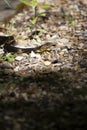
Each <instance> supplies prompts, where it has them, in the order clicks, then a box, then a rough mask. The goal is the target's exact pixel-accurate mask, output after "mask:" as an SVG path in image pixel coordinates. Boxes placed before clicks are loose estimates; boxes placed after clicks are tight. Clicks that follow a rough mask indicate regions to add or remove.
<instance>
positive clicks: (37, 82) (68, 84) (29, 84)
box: [0, 69, 87, 130]
mask: <svg viewBox="0 0 87 130" xmlns="http://www.w3.org/2000/svg"><path fill="white" fill-rule="evenodd" d="M69 72H70V73H69ZM81 73H82V72H81ZM71 75H72V76H71ZM2 76H3V77H4V81H2V84H3V87H4V91H2V94H1V96H0V128H2V130H29V129H30V130H41V129H42V130H60V129H63V130H73V129H74V130H83V129H84V130H85V129H86V128H87V96H86V95H87V87H86V83H85V82H84V81H79V79H80V78H81V74H80V72H76V71H75V70H71V69H61V70H60V71H58V72H44V73H42V72H36V73H35V74H32V75H30V76H27V77H23V76H18V75H15V74H12V75H6V74H3V75H2ZM70 76H71V77H72V78H71V77H70Z"/></svg>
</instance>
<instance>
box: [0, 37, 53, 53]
mask: <svg viewBox="0 0 87 130" xmlns="http://www.w3.org/2000/svg"><path fill="white" fill-rule="evenodd" d="M15 43H16V41H15V38H14V36H0V45H3V48H4V51H5V52H14V53H17V52H23V53H30V52H31V51H34V52H37V51H38V50H47V49H48V48H50V47H51V46H54V45H55V42H53V41H46V42H45V43H44V44H43V45H40V46H37V47H33V48H20V47H16V46H15Z"/></svg>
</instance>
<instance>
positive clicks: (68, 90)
mask: <svg viewBox="0 0 87 130" xmlns="http://www.w3.org/2000/svg"><path fill="white" fill-rule="evenodd" d="M49 1H51V0H49ZM58 1H59V0H56V2H57V4H58ZM81 1H82V2H81ZM86 1H87V0H86ZM86 1H85V0H61V4H58V5H57V4H56V6H52V8H51V9H50V11H48V12H47V15H46V17H44V18H43V17H40V19H39V21H38V23H37V27H38V28H39V29H42V28H41V27H43V28H44V29H45V30H46V32H45V33H44V32H43V31H42V30H41V32H40V31H37V32H39V34H38V33H37V35H39V37H36V33H35V35H34V33H31V30H29V29H30V28H32V30H33V31H35V29H34V28H33V27H34V26H33V25H32V24H31V21H30V20H31V18H32V11H31V10H26V11H25V12H22V13H20V14H17V15H16V16H15V17H14V18H12V20H11V21H10V22H9V23H8V24H7V26H6V29H7V30H5V28H1V33H3V35H5V34H9V35H10V34H14V37H15V38H16V39H17V40H18V38H19V40H21V39H22V44H23V42H25V41H27V39H28V40H30V41H32V45H33V43H38V44H39V42H41V41H42V40H44V39H45V41H46V40H50V41H51V40H52V37H53V38H55V39H56V40H55V41H57V43H56V45H54V46H51V47H49V48H48V49H45V50H43V49H42V50H39V51H37V52H33V53H28V54H23V53H15V54H14V57H13V58H14V61H12V62H10V60H9V59H8V56H9V55H8V54H9V52H8V53H6V52H4V47H3V46H2V45H1V47H0V129H1V130H87V7H86V4H85V3H84V2H86ZM14 2H17V1H15V0H14ZM53 2H54V1H53ZM0 4H1V3H0ZM2 5H3V6H2V7H3V8H0V9H1V11H2V12H3V11H4V10H5V16H7V10H8V12H12V11H11V9H6V8H7V5H6V4H5V3H4V2H2ZM0 6H1V5H0ZM40 11H41V10H40ZM0 14H1V18H2V17H3V16H4V13H3V16H2V13H1V12H0ZM1 20H2V19H1ZM11 25H12V26H11ZM40 25H42V26H40ZM2 27H3V26H2ZM6 31H7V32H6ZM33 31H32V32H33ZM31 36H35V38H37V39H35V38H34V37H33V40H32V37H31ZM20 38H21V39H20ZM1 40H2V39H1ZM37 40H38V41H39V42H36V41H37ZM28 42H29V41H28ZM52 42H54V41H52ZM9 43H11V42H9ZM0 44H1V42H0ZM3 44H5V43H3ZM5 45H6V44H5ZM32 45H31V46H32ZM11 56H12V55H11ZM10 58H12V57H10ZM20 58H22V59H20Z"/></svg>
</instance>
